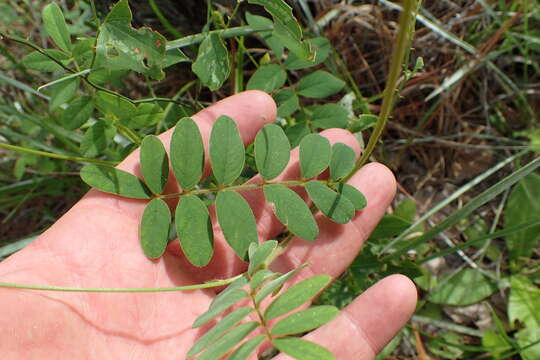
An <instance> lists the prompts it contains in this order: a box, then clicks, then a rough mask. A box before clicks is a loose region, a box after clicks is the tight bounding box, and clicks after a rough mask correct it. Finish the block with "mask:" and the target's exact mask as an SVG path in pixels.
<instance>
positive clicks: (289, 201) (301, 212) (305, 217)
mask: <svg viewBox="0 0 540 360" xmlns="http://www.w3.org/2000/svg"><path fill="white" fill-rule="evenodd" d="M264 196H265V197H266V201H268V202H269V203H271V204H272V205H273V206H272V210H274V214H275V215H276V217H277V218H278V219H279V221H281V223H282V224H283V225H285V226H286V227H287V228H288V229H289V230H290V231H291V232H292V233H293V234H294V235H296V236H298V237H300V238H302V239H304V240H307V241H313V240H315V239H316V238H317V235H318V234H319V228H318V226H317V222H316V221H315V219H314V218H313V214H312V213H311V211H310V209H309V207H308V206H307V204H306V203H305V202H304V200H302V198H301V197H300V196H298V194H296V193H295V192H294V191H292V190H291V189H289V188H287V187H285V186H283V185H281V184H271V185H267V186H265V187H264Z"/></svg>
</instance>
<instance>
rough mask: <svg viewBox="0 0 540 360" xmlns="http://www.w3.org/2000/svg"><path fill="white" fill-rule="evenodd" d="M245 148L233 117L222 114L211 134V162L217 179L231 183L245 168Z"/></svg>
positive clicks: (225, 183) (227, 183)
mask: <svg viewBox="0 0 540 360" xmlns="http://www.w3.org/2000/svg"><path fill="white" fill-rule="evenodd" d="M244 161H245V150H244V143H243V142H242V138H241V137H240V132H239V131H238V127H237V126H236V123H235V122H234V120H233V119H231V118H230V117H228V116H226V115H221V116H220V117H219V118H218V119H217V120H216V122H215V123H214V126H213V127H212V132H211V134H210V162H211V163H212V170H213V172H214V176H215V177H216V179H217V181H218V182H219V183H220V184H223V185H231V184H232V183H233V182H234V181H235V180H236V179H237V178H238V177H239V176H240V174H241V173H242V170H243V169H244Z"/></svg>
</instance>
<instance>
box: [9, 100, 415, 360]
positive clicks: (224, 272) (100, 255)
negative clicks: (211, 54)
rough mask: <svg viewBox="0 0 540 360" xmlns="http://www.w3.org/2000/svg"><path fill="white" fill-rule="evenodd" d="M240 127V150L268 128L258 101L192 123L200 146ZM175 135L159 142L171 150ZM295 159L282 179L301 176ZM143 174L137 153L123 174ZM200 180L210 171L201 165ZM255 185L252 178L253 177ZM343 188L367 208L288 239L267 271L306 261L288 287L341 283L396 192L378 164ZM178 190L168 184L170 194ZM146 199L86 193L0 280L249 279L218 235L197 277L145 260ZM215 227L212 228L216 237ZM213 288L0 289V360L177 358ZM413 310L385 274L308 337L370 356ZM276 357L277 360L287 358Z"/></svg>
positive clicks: (407, 293) (409, 296)
mask: <svg viewBox="0 0 540 360" xmlns="http://www.w3.org/2000/svg"><path fill="white" fill-rule="evenodd" d="M222 114H225V115H229V116H230V117H232V118H233V119H235V120H236V122H237V124H238V127H239V130H240V133H241V135H242V138H243V140H244V142H245V143H250V142H252V141H253V139H254V136H255V134H256V132H257V130H258V129H259V128H260V127H262V126H264V125H265V124H266V123H270V122H273V121H274V119H275V115H276V108H275V104H274V102H273V101H272V99H271V98H270V97H269V96H268V95H266V94H264V93H261V92H255V91H251V92H245V93H241V94H238V95H235V96H232V97H230V98H227V99H225V100H223V101H220V102H218V103H217V104H215V105H213V106H211V107H209V108H207V109H205V110H203V111H201V112H200V113H198V114H197V115H195V116H193V119H194V120H195V121H197V123H198V124H199V127H200V130H201V133H202V135H203V139H204V141H205V142H207V141H208V138H209V133H210V129H211V125H212V122H213V121H214V120H215V119H216V118H217V117H218V116H219V115H222ZM170 135H171V132H170V131H168V132H166V133H164V134H162V135H161V136H160V138H161V140H162V141H163V142H164V144H165V145H166V147H168V144H169V140H170ZM322 135H324V136H326V137H327V138H328V139H329V140H330V142H331V143H333V142H343V143H346V144H347V145H349V146H351V147H352V148H353V149H355V150H356V151H357V152H359V149H358V145H357V143H356V140H355V139H354V137H353V136H352V135H350V134H348V133H346V132H345V131H343V130H336V129H334V130H327V131H325V132H323V133H322ZM295 154H296V153H295V152H294V153H293V154H292V160H291V163H289V168H288V170H287V171H286V172H287V173H288V174H289V176H291V175H292V176H294V174H298V169H297V160H296V161H295V159H297V156H295ZM119 167H120V168H122V169H123V170H126V171H129V172H132V173H135V174H137V175H140V174H139V173H140V169H139V166H138V154H137V152H135V153H133V154H131V155H130V156H128V158H127V159H126V160H125V161H124V162H122V164H121V165H119ZM206 168H207V172H208V170H209V166H208V164H207V167H206ZM253 181H257V180H256V179H254V180H253ZM349 183H350V184H352V185H354V186H356V187H357V188H359V189H360V190H361V191H362V192H363V193H364V194H365V196H366V198H367V199H368V206H367V207H366V208H365V209H364V210H362V211H360V212H357V214H356V216H355V218H354V219H353V221H351V222H350V223H348V224H346V225H339V224H336V223H333V222H331V221H329V220H327V219H326V218H324V217H323V216H317V217H316V219H317V221H318V223H319V227H320V235H319V237H318V239H317V241H316V242H314V243H307V242H305V241H302V240H297V239H295V240H293V241H292V242H291V243H290V245H289V246H288V248H287V251H286V252H285V253H284V254H283V255H282V256H281V257H279V258H278V259H276V260H275V262H274V263H273V265H272V267H273V270H275V271H281V272H284V271H288V270H290V269H292V268H294V267H296V266H298V265H300V264H302V263H306V262H309V263H310V264H311V266H310V267H307V268H305V269H303V270H302V271H301V272H300V273H299V274H298V275H297V276H296V278H295V279H294V282H298V281H300V280H302V279H305V278H307V277H311V276H313V275H315V274H329V275H331V276H333V277H334V278H335V277H337V276H339V275H340V274H341V273H342V272H343V271H344V270H345V269H346V268H347V267H348V266H349V264H350V263H351V262H352V260H353V259H354V257H355V256H356V254H357V253H358V251H359V250H360V248H361V246H362V244H363V242H364V241H365V240H366V239H367V237H368V235H369V233H370V232H371V231H372V230H373V228H374V227H375V225H376V224H377V223H378V221H379V220H380V218H381V216H382V215H383V214H384V212H385V210H386V208H387V207H388V205H389V204H390V201H391V200H392V198H393V196H394V193H395V180H394V178H393V176H392V174H391V172H390V171H389V170H388V169H387V168H386V167H384V166H382V165H380V164H369V165H367V166H364V167H363V168H362V169H361V170H360V171H359V172H358V173H357V174H355V176H353V177H352V179H351V180H350V181H349ZM175 186H176V185H175V182H174V181H171V182H170V184H169V185H168V190H169V191H175V190H177V189H175ZM247 200H248V201H249V202H250V205H251V206H252V208H253V209H254V213H255V216H256V218H257V226H258V231H259V235H260V237H261V238H262V239H271V238H273V237H275V236H276V235H277V234H279V232H280V230H281V225H280V223H279V222H278V221H276V219H275V218H274V217H273V215H272V211H271V209H270V208H269V207H268V206H266V205H264V202H263V201H261V200H262V195H261V194H260V193H257V192H250V193H249V194H247ZM144 205H145V202H144V201H140V200H132V199H125V198H120V197H117V196H114V195H110V194H105V193H101V192H99V191H96V190H91V191H90V192H89V193H88V194H87V195H86V196H84V198H83V199H81V200H80V201H79V202H78V203H77V204H76V205H75V206H74V207H73V208H72V209H71V210H69V212H68V213H66V214H65V215H64V216H63V217H62V218H61V219H60V220H58V221H57V222H56V223H55V224H54V225H53V226H52V227H51V228H50V229H49V230H47V231H46V232H45V233H44V234H43V235H41V236H40V237H39V239H37V240H36V241H34V242H33V243H32V244H31V245H29V246H28V247H26V248H25V249H23V250H22V251H20V252H18V253H16V254H14V255H13V256H11V257H9V258H8V259H6V260H5V261H3V262H2V263H0V281H2V282H11V283H25V284H39V285H56V286H71V287H86V288H88V287H93V288H145V287H147V288H155V287H174V286H181V285H190V284H196V283H200V282H203V281H207V280H211V279H216V278H226V277H230V276H233V275H236V274H239V273H240V272H242V271H244V270H245V267H246V265H245V263H243V262H242V261H240V260H239V259H238V258H236V256H235V255H234V253H233V252H232V250H230V248H229V247H228V246H226V245H225V242H224V240H223V237H222V236H220V235H219V232H217V233H216V238H215V255H214V258H213V259H212V261H211V263H210V264H209V265H208V266H207V267H205V268H202V269H199V268H195V267H193V266H191V265H190V264H189V262H188V261H187V260H186V259H185V258H184V257H183V256H182V254H181V252H180V248H179V245H178V241H175V242H173V243H171V244H170V245H169V247H168V249H167V252H166V253H165V255H164V256H163V257H162V258H161V259H160V260H158V261H150V260H149V259H147V258H146V257H145V256H144V254H143V252H142V250H141V248H140V246H139V240H138V239H139V234H138V224H139V219H140V216H141V215H142V212H143V210H144ZM215 229H217V228H215ZM215 295H216V291H215V290H213V289H207V290H197V291H190V292H167V293H112V294H111V293H84V292H74V293H65V292H64V293H62V292H50V291H30V290H15V289H0V309H2V316H0V328H1V329H2V330H3V331H2V336H1V337H0V350H1V352H2V357H3V358H4V359H17V360H20V359H34V358H36V359H37V358H39V359H49V358H50V359H72V358H73V359H125V358H129V359H170V358H180V359H184V358H185V354H186V353H187V351H188V350H189V348H190V347H191V346H192V345H193V343H194V341H196V339H197V338H198V337H199V336H200V335H201V332H200V330H199V329H192V328H191V325H192V323H193V321H194V320H195V318H196V317H197V316H198V315H200V314H201V313H203V312H205V311H206V309H207V308H208V305H209V304H210V302H211V301H212V299H213V298H214V297H215ZM415 304H416V290H415V287H414V285H413V284H412V282H411V281H410V280H408V279H407V278H405V277H403V276H399V275H395V276H391V277H388V278H386V279H384V280H382V281H380V282H379V283H377V284H376V285H375V286H373V287H372V288H370V289H369V290H367V291H366V292H365V293H363V294H362V295H361V296H359V297H358V298H357V299H356V300H355V301H354V302H353V303H352V304H350V305H349V306H348V307H347V308H345V309H344V310H343V312H342V313H341V314H340V315H339V316H338V317H337V318H335V319H334V320H333V321H332V322H330V323H328V324H327V325H325V326H323V327H321V328H320V329H318V330H316V331H314V332H312V333H310V334H308V335H307V338H308V339H310V340H312V341H314V342H316V343H319V344H321V345H323V346H325V347H327V348H328V349H330V350H332V351H333V352H334V354H335V355H336V357H337V358H338V359H344V360H349V359H350V360H352V359H354V360H357V359H372V358H373V357H374V356H375V354H376V353H377V352H378V351H380V350H381V349H382V348H383V346H384V345H385V344H386V343H387V342H388V341H390V339H391V338H392V337H393V336H394V335H395V334H396V333H397V332H398V331H399V329H400V328H401V327H402V326H403V325H404V324H405V323H406V321H407V320H408V318H409V317H410V315H411V314H412V312H413V311H414V308H415ZM286 358H287V357H285V356H284V355H280V356H278V357H277V359H280V360H282V359H286Z"/></svg>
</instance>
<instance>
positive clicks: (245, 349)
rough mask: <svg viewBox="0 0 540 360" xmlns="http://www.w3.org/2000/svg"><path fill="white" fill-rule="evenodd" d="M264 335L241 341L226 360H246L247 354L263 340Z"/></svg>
mask: <svg viewBox="0 0 540 360" xmlns="http://www.w3.org/2000/svg"><path fill="white" fill-rule="evenodd" d="M264 339H265V336H264V335H259V336H256V337H254V338H252V339H250V340H248V341H246V342H245V343H243V344H242V345H241V346H240V347H239V348H238V349H236V350H235V351H234V352H233V353H232V354H231V356H229V357H228V358H227V360H246V359H247V358H248V357H249V355H251V353H252V352H253V351H255V349H257V347H258V346H259V345H260V344H261V343H262V342H263V341H264Z"/></svg>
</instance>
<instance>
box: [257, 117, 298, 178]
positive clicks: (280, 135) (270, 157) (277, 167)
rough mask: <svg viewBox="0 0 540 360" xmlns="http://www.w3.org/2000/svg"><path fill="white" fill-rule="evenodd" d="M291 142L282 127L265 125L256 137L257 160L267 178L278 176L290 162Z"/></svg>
mask: <svg viewBox="0 0 540 360" xmlns="http://www.w3.org/2000/svg"><path fill="white" fill-rule="evenodd" d="M290 156H291V144H290V143H289V139H287V135H285V132H284V131H283V129H282V128H281V127H279V126H278V125H275V124H268V125H265V126H264V127H263V128H262V129H261V130H259V132H258V133H257V136H256V137H255V162H256V164H257V170H258V171H259V173H260V174H261V176H262V177H263V179H265V180H267V181H268V180H272V179H274V178H276V177H278V176H279V175H280V174H281V173H282V172H283V170H285V167H286V166H287V164H288V163H289V159H290Z"/></svg>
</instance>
